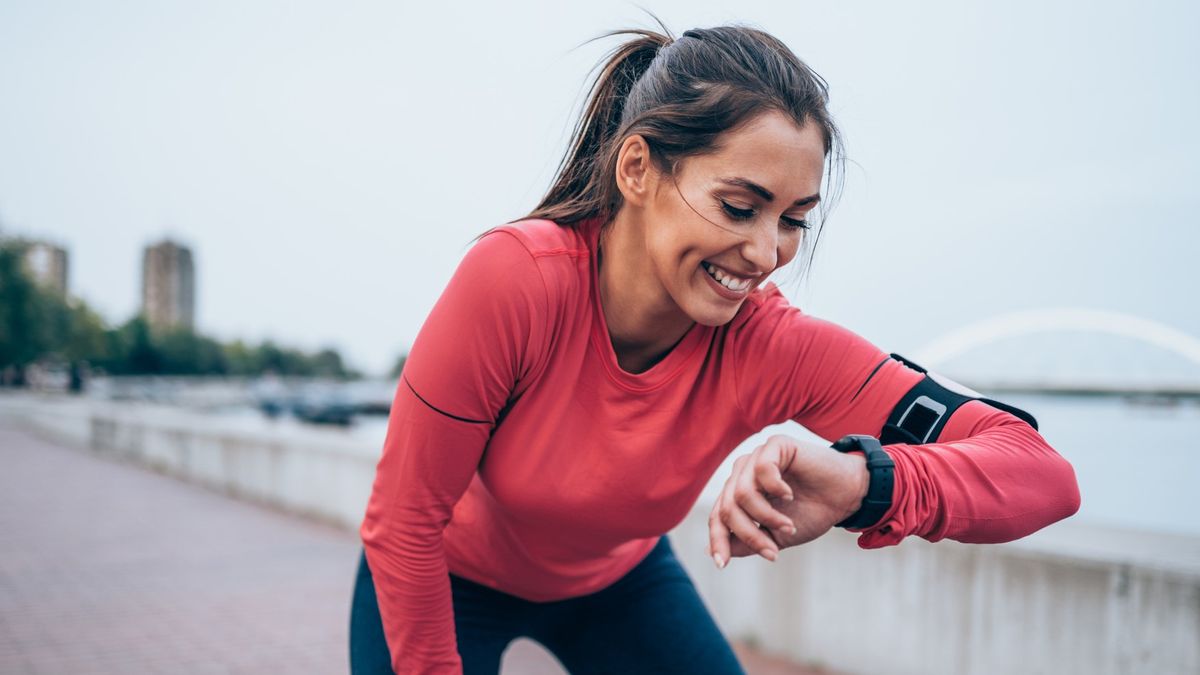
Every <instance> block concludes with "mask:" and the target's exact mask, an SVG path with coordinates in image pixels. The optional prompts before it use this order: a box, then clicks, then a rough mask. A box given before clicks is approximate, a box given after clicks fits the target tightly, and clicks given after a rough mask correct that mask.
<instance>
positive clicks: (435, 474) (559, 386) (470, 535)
mask: <svg viewBox="0 0 1200 675" xmlns="http://www.w3.org/2000/svg"><path fill="white" fill-rule="evenodd" d="M598 224H599V221H597V220H593V221H590V222H588V223H585V224H582V225H581V226H580V227H579V228H578V229H572V228H565V227H560V226H559V225H557V224H556V223H554V222H552V221H548V220H527V221H520V222H517V223H510V224H507V225H503V226H500V227H497V228H494V229H493V230H491V231H489V233H487V234H486V235H484V236H483V237H482V238H481V239H480V240H479V241H478V242H477V243H475V244H474V245H473V246H472V248H471V249H470V250H469V251H468V252H467V254H466V255H465V256H464V258H463V260H462V261H461V263H460V264H459V266H458V269H457V270H456V271H455V273H454V275H453V277H452V278H451V280H450V283H449V284H448V285H447V287H446V289H445V290H444V292H443V293H442V295H441V297H440V298H439V299H438V301H437V303H436V304H435V306H434V308H433V310H432V311H431V313H430V314H429V316H428V318H427V319H426V321H425V323H424V325H423V326H422V328H421V330H420V332H419V334H418V336H417V339H416V341H415V342H414V344H413V346H412V349H411V350H410V352H409V355H408V360H407V361H406V363H405V367H404V373H403V375H402V377H401V380H400V382H399V385H398V387H397V390H396V394H395V399H394V402H393V405H392V409H391V415H390V417H389V420H388V429H387V436H386V439H385V441H384V448H383V455H382V457H381V458H380V460H379V463H378V467H377V472H376V476H375V482H374V486H373V489H372V493H371V497H370V501H369V504H368V506H367V510H366V515H365V518H364V520H363V523H362V527H361V530H360V533H361V536H362V540H363V544H364V547H365V550H366V555H367V560H368V563H369V565H370V567H371V571H372V575H373V577H374V581H375V588H376V595H377V598H378V601H379V609H380V613H381V616H382V619H383V626H384V633H385V636H386V639H387V642H388V647H389V649H390V651H391V655H392V662H393V667H394V668H395V670H396V672H397V673H459V672H461V663H460V660H459V656H458V652H457V642H456V635H455V629H454V615H453V606H452V604H451V596H450V585H449V579H448V577H447V574H446V573H447V572H448V571H449V572H453V573H454V574H456V575H459V576H462V577H465V578H468V579H471V580H473V581H476V582H478V583H481V584H484V585H487V586H490V587H492V588H496V589H499V590H501V591H504V592H506V593H510V594H513V595H517V596H520V597H523V598H526V599H529V600H534V601H546V600H556V599H562V598H568V597H573V596H578V595H583V594H587V593H591V592H594V591H597V590H600V589H602V588H604V587H605V586H607V585H609V584H611V583H613V582H614V581H616V580H617V579H618V578H620V577H621V576H622V575H624V574H625V573H626V572H628V571H629V570H630V569H631V568H633V567H634V566H635V565H636V564H637V563H638V562H640V561H641V560H642V559H643V558H644V557H645V556H646V555H647V554H648V553H649V552H650V549H651V548H652V547H653V546H654V544H655V542H656V540H657V538H658V537H659V536H660V535H662V534H664V533H666V532H668V531H669V530H671V529H672V528H674V527H675V526H676V525H677V524H679V523H680V521H682V520H683V518H684V516H685V515H686V514H687V513H688V511H689V510H690V509H691V507H692V506H693V505H694V503H695V501H696V499H697V497H698V496H699V494H700V492H701V490H702V488H703V487H704V486H705V484H706V483H707V482H708V481H709V479H710V478H711V477H712V475H713V473H714V472H715V470H716V469H717V467H718V466H719V465H720V464H721V462H722V460H723V459H724V458H725V457H726V456H727V455H728V454H729V453H730V452H731V451H732V450H733V449H734V448H736V447H737V446H738V445H739V444H740V443H741V442H742V441H743V440H745V439H746V438H747V437H748V436H750V435H752V434H754V433H756V432H758V431H760V430H761V429H762V428H763V427H765V426H767V425H770V424H775V423H779V422H782V421H785V420H788V419H792V420H795V421H796V422H798V423H800V424H801V425H803V426H805V427H806V428H808V429H810V430H812V431H813V432H815V433H816V434H818V435H820V436H821V437H823V438H826V439H829V440H834V439H837V438H840V437H841V436H843V435H845V434H849V433H862V434H870V435H873V436H878V435H879V433H880V431H881V430H882V427H883V424H884V422H885V420H886V419H887V416H888V413H890V412H891V410H892V408H893V407H894V406H895V404H896V403H897V402H898V401H899V400H900V398H901V397H902V396H903V395H904V394H905V393H906V392H907V391H908V390H909V389H911V388H912V386H913V385H914V384H916V383H917V382H918V381H919V380H920V379H921V377H922V375H921V374H920V373H918V372H916V371H914V370H911V369H910V368H908V367H907V366H905V365H904V364H902V363H900V362H899V361H896V360H894V359H890V358H889V357H888V355H887V354H886V353H884V352H883V351H881V350H880V349H879V348H877V347H875V346H874V345H873V344H871V343H870V342H868V341H867V340H865V339H863V338H862V337H860V336H859V335H857V334H855V333H854V332H852V331H850V330H848V329H846V328H843V327H841V326H839V325H837V324H834V323H832V322H829V321H825V320H822V319H820V318H817V317H814V316H810V315H808V314H805V313H804V312H802V311H801V310H800V309H798V308H796V307H794V306H791V305H790V304H789V303H788V301H787V300H786V298H785V297H784V296H783V295H782V294H781V293H780V291H779V289H778V288H776V287H775V286H774V284H771V283H768V284H766V285H764V286H763V287H762V288H760V289H758V290H756V291H755V292H754V293H752V294H751V295H750V296H749V297H748V298H747V299H746V300H745V301H744V303H743V306H742V307H741V308H740V309H739V311H738V313H737V315H736V316H735V317H734V319H733V320H732V321H730V322H729V323H728V324H725V325H722V326H716V327H712V326H704V325H702V324H695V325H694V326H693V327H692V329H691V330H690V331H689V332H688V333H687V334H686V335H685V336H684V337H683V338H682V339H681V340H680V342H679V343H678V344H677V345H676V346H675V347H674V348H673V349H672V350H671V351H670V352H669V353H668V354H667V355H666V357H664V358H663V359H662V360H661V361H659V362H658V363H656V364H655V365H654V366H653V367H651V368H650V369H649V370H647V371H645V372H643V373H638V374H633V373H629V372H627V371H624V370H622V369H621V368H620V366H619V365H618V363H617V359H616V355H615V353H614V351H613V348H612V343H611V341H610V338H609V334H608V329H607V326H606V324H605V320H604V313H603V311H602V309H601V307H600V299H599V292H598V286H597V267H596V264H595V260H596V258H595V251H596V237H597V234H598V227H597V226H598ZM880 362H884V363H883V365H882V366H880V367H879V368H878V370H876V367H877V366H879V364H880ZM872 372H874V374H873V375H872ZM864 382H865V385H864ZM886 451H887V452H888V453H889V454H890V455H891V456H892V457H893V459H894V460H895V463H896V470H895V487H894V493H893V505H892V507H891V508H890V509H889V510H888V512H887V513H886V514H884V516H883V518H882V519H881V520H880V521H879V523H878V524H876V525H875V526H873V527H871V528H868V529H866V530H861V532H862V533H861V535H860V536H859V545H860V546H861V547H863V548H878V547H881V546H887V545H891V544H896V543H898V542H899V541H900V540H901V539H903V538H904V537H906V536H908V535H910V534H915V535H917V536H920V537H922V538H924V539H927V540H929V541H938V540H940V539H942V538H946V537H949V538H951V539H956V540H958V541H964V542H980V543H982V542H1002V541H1009V540H1012V539H1015V538H1018V537H1021V536H1024V535H1027V534H1029V533H1032V532H1034V531H1036V530H1038V529H1040V528H1042V527H1044V526H1046V525H1048V524H1050V523H1053V522H1055V521H1057V520H1060V519H1062V518H1065V517H1067V516H1069V515H1071V514H1073V513H1074V512H1075V511H1076V510H1077V509H1078V506H1079V493H1078V488H1077V487H1076V482H1075V474H1074V470H1073V468H1072V467H1071V465H1070V464H1069V463H1068V462H1067V461H1066V460H1065V459H1063V458H1062V457H1061V456H1060V455H1059V454H1058V453H1057V452H1055V450H1054V449H1053V448H1051V447H1050V445H1048V444H1047V443H1046V441H1045V439H1043V438H1042V436H1041V435H1040V434H1039V433H1038V432H1037V431H1036V430H1034V429H1033V428H1032V427H1030V426H1029V425H1028V424H1026V423H1025V422H1023V421H1021V420H1019V419H1017V418H1016V417H1014V416H1013V415H1011V414H1009V413H1007V412H1003V411H1001V410H998V409H996V408H993V407H991V406H989V405H987V404H986V403H982V402H980V401H970V402H968V403H966V404H965V405H963V406H962V407H961V408H959V409H958V411H957V412H956V413H955V414H954V415H953V416H952V417H951V419H950V421H949V422H948V424H947V426H946V428H945V429H944V431H943V433H942V435H941V437H940V438H939V442H937V443H928V444H923V445H904V444H896V445H888V446H886Z"/></svg>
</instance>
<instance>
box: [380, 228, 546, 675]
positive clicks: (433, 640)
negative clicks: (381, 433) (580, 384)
mask: <svg viewBox="0 0 1200 675" xmlns="http://www.w3.org/2000/svg"><path fill="white" fill-rule="evenodd" d="M546 305H547V300H546V287H545V284H544V282H543V279H542V276H541V272H540V271H539V269H538V266H537V263H536V261H535V260H534V258H533V256H532V255H531V254H530V252H529V250H528V249H527V248H526V247H525V245H524V244H523V243H521V241H520V240H518V239H517V237H516V235H514V234H512V233H510V232H505V231H503V230H493V231H489V232H488V233H486V234H485V235H484V236H483V237H482V238H481V239H480V240H479V241H478V242H477V243H476V244H475V245H474V246H472V247H471V248H470V249H469V250H468V252H467V254H466V255H465V256H464V257H463V259H462V261H461V262H460V263H459V265H458V268H457V269H456V270H455V272H454V275H453V277H452V278H451V280H450V282H449V283H448V285H447V286H446V288H445V290H444V291H443V292H442V294H441V296H440V297H439V298H438V300H437V302H436V303H435V305H434V307H433V309H432V310H431V312H430V314H429V315H428V317H427V318H426V320H425V323H424V324H423V325H422V327H421V330H420V331H419V333H418V335H417V338H416V340H415V341H414V342H413V346H412V348H411V349H410V350H409V354H408V357H407V360H406V361H405V364H404V371H403V373H402V374H401V377H400V381H399V383H398V385H397V388H396V393H395V397H394V399H393V402H392V408H391V411H390V413H389V416H388V426H387V433H386V436H385V440H384V444H383V453H382V456H381V458H380V460H379V462H378V465H377V466H376V473H375V481H374V485H373V487H372V491H371V496H370V499H369V501H368V504H367V508H366V515H365V517H364V519H363V522H362V526H361V527H360V535H361V537H362V541H363V547H364V550H365V552H366V556H367V564H368V566H369V567H370V570H371V575H372V577H373V579H374V582H375V593H376V597H377V598H378V602H379V612H380V616H381V618H382V620H383V631H384V635H385V637H386V640H387V644H388V649H389V651H390V653H391V659H392V666H393V669H394V670H395V672H396V673H402V674H409V673H411V674H416V673H422V674H428V673H437V674H455V675H457V674H459V673H461V672H462V663H461V659H460V658H459V654H458V647H457V636H456V634H455V628H454V613H453V605H452V603H451V594H450V582H449V577H448V567H447V564H446V558H445V552H444V549H443V544H442V535H443V532H444V530H445V529H446V525H447V524H448V523H449V522H450V517H451V514H452V511H453V507H454V505H455V503H456V502H457V501H458V500H459V498H460V497H461V496H462V494H463V492H464V491H465V490H466V488H467V486H468V485H469V484H470V481H471V480H472V477H473V476H474V474H475V472H476V469H477V468H478V465H479V462H480V459H481V457H482V455H483V452H484V449H485V446H486V445H487V442H488V440H489V438H490V437H491V432H492V430H493V429H494V427H495V424H496V420H497V419H498V418H499V417H500V415H501V411H502V409H503V408H504V407H505V406H506V405H507V404H508V402H509V401H510V398H511V397H513V396H514V392H515V391H517V390H519V389H520V386H521V385H520V383H521V382H522V381H523V380H525V379H526V378H527V377H529V376H530V375H531V374H532V371H533V370H534V369H535V368H536V367H537V366H538V363H539V362H540V359H539V358H538V354H540V352H541V351H542V346H543V345H544V341H545V339H546V332H545V326H546V324H547V322H546V320H545V316H544V312H545V309H546Z"/></svg>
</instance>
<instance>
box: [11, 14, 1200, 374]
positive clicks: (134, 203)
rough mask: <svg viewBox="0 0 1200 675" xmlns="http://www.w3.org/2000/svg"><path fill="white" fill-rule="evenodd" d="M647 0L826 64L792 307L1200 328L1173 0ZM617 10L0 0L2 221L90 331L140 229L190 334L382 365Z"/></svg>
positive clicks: (116, 298)
mask: <svg viewBox="0 0 1200 675" xmlns="http://www.w3.org/2000/svg"><path fill="white" fill-rule="evenodd" d="M641 4H642V6H644V7H646V8H648V9H650V10H652V11H654V12H655V13H656V14H658V15H659V16H660V17H661V18H662V19H663V20H664V21H665V22H666V23H667V24H668V26H670V27H671V28H672V29H673V30H674V31H675V32H676V33H677V34H678V33H681V32H683V30H685V29H687V28H690V27H696V26H711V25H716V24H721V23H727V22H745V23H749V24H752V25H755V26H757V27H760V28H763V29H766V30H767V31H769V32H772V33H774V34H775V35H777V36H778V37H780V38H781V39H782V40H783V41H784V42H786V43H787V44H788V45H789V46H791V48H792V49H793V50H794V51H795V52H796V53H797V54H798V55H799V56H800V57H801V58H802V59H804V60H805V61H806V62H808V63H809V64H810V65H811V66H813V67H814V68H815V69H816V70H817V72H819V73H820V74H821V75H822V76H824V77H825V78H826V79H827V80H828V82H829V83H830V86H831V95H832V108H833V113H834V115H835V118H836V120H837V121H838V123H839V124H840V126H841V127H842V129H843V131H844V134H845V137H846V143H847V149H848V153H849V156H850V158H851V160H852V163H851V164H850V165H849V167H848V173H847V184H846V189H845V192H844V195H843V198H842V201H841V202H840V203H839V204H838V206H837V207H836V209H835V210H834V212H833V214H832V217H831V219H830V221H829V222H828V224H827V227H826V230H825V232H824V233H823V235H822V238H821V242H820V246H819V247H818V253H817V259H816V261H815V265H814V268H813V271H812V274H811V278H810V280H809V282H808V283H807V284H806V285H804V286H798V285H795V284H788V283H784V282H785V281H786V280H787V279H789V278H791V277H792V276H794V275H789V274H783V275H782V277H781V278H780V282H781V283H783V287H784V290H785V292H786V293H787V294H788V295H789V297H791V298H792V301H793V302H794V303H795V304H798V305H800V306H801V307H803V308H805V309H806V310H807V311H809V312H811V313H814V314H817V315H820V316H823V317H825V318H828V319H831V320H834V321H837V322H839V323H842V324H844V325H846V326H848V327H850V328H852V329H853V330H855V331H857V332H859V333H861V334H863V335H864V336H866V337H868V338H870V339H871V340H873V341H874V342H876V343H877V344H879V345H880V346H881V347H882V348H884V349H885V351H898V352H901V353H904V352H906V351H909V352H915V351H916V350H918V349H919V348H921V347H922V346H923V345H926V344H928V343H929V342H930V341H932V340H934V339H935V338H937V337H938V336H941V335H943V334H945V333H947V332H948V331H951V330H954V329H956V328H958V327H961V326H963V325H966V324H969V323H971V322H973V321H978V320H981V319H985V318H988V317H991V316H994V315H997V314H1001V313H1005V312H1011V311H1017V310H1026V309H1035V308H1043V307H1082V308H1093V309H1109V310H1116V311H1120V312H1125V313H1129V314H1132V315H1136V316H1139V317H1143V318H1147V319H1152V320H1154V321H1158V322H1162V323H1164V324H1167V325H1170V326H1173V327H1175V328H1177V329H1180V330H1183V331H1186V332H1187V333H1190V334H1191V335H1193V336H1200V309H1198V307H1200V303H1198V301H1197V300H1196V291H1197V290H1200V269H1198V267H1200V265H1198V253H1200V234H1198V232H1197V225H1198V224H1200V223H1198V222H1197V220H1198V219H1197V217H1196V213H1197V212H1198V210H1200V197H1198V193H1197V189H1196V186H1197V185H1198V184H1200V168H1198V161H1197V157H1200V131H1198V130H1197V124H1196V120H1200V75H1198V73H1200V69H1198V68H1197V64H1200V41H1198V40H1196V39H1195V35H1196V29H1197V26H1200V21H1198V20H1197V19H1198V18H1200V10H1198V9H1197V6H1196V5H1195V3H1185V2H1159V3H1136V4H1135V3H1133V2H1121V3H1111V2H1086V3H1085V2H1074V3H1046V2H1006V3H987V5H986V6H985V4H984V3H963V2H943V3H934V2H926V3H884V2H856V3H807V2H790V3H783V2H750V1H745V0H740V1H739V2H720V3H717V2H701V1H696V0H689V1H687V2H683V1H672V2H656V1H653V0H644V1H643V2H642V3H641ZM631 25H637V26H650V25H652V23H651V20H650V19H649V17H648V16H647V15H646V14H644V13H643V12H642V11H641V10H640V9H639V8H638V5H635V4H633V3H631V2H612V3H602V2H588V3H567V2H554V3H551V2H546V3H530V2H516V1H512V2H504V3H479V5H478V6H477V7H474V8H470V9H468V8H466V7H465V6H464V4H463V3H445V2H442V3H436V2H435V3H419V4H418V3H399V2H378V3H364V2H337V3H333V2H325V3H306V2H295V1H288V2H245V1H239V2H204V3H180V2H106V3H92V2H53V1H46V0H39V1H36V2H34V1H28V2H14V1H13V0H7V1H5V2H2V3H0V227H3V231H4V232H7V233H9V234H13V233H16V234H24V235H32V236H38V237H46V238H50V239H52V240H55V241H58V242H60V243H62V244H64V245H65V246H66V247H67V248H68V249H69V250H70V255H71V281H70V284H71V290H72V292H74V293H75V294H77V295H79V296H81V297H83V298H85V299H86V300H87V301H88V302H89V303H91V304H92V305H93V306H95V307H96V308H97V309H99V311H100V312H101V313H102V314H103V315H104V316H105V317H106V319H107V320H109V321H110V322H112V323H117V322H121V321H124V320H126V319H127V318H129V316H131V315H132V314H133V313H134V312H135V311H137V308H138V302H139V286H140V260H141V250H142V247H143V246H144V245H145V244H147V243H148V242H150V241H153V240H157V239H159V238H161V237H163V236H172V237H175V238H178V239H180V240H182V241H183V242H185V243H187V244H188V245H190V246H191V247H192V250H193V253H194V255H195V259H196V269H197V295H196V307H197V317H196V318H197V324H198V327H199V329H200V330H201V331H203V332H206V333H209V334H211V335H214V336H216V337H219V338H221V339H232V338H235V337H241V338H246V339H251V340H261V339H264V338H268V337H270V338H273V339H275V340H277V341H280V342H283V343H286V344H290V345H295V346H299V347H302V348H306V349H316V348H318V347H321V346H325V345H332V346H335V347H337V348H339V349H341V350H342V351H343V353H344V354H345V355H346V356H347V357H348V359H349V360H350V362H351V363H352V364H353V365H356V366H358V367H360V368H363V369H366V370H368V371H382V370H383V369H385V368H386V367H387V366H388V365H389V364H390V363H391V361H392V360H393V359H394V358H395V356H396V355H397V354H399V353H401V352H403V351H405V350H406V349H407V347H408V346H409V345H410V344H411V343H412V340H413V338H414V336H415V335H416V333H417V331H418V329H419V328H420V325H421V322H422V321H423V320H424V318H425V316H426V314H427V313H428V311H429V309H430V307H431V306H432V304H433V302H434V301H435V300H436V298H437V296H438V294H439V293H440V292H441V290H442V288H443V286H444V285H445V282H446V281H447V280H448V278H449V276H450V275H451V273H452V272H453V270H454V268H455V266H456V264H457V263H458V261H459V260H460V259H461V257H462V255H463V253H464V252H465V251H466V248H465V247H466V244H467V242H468V241H469V239H470V238H471V237H472V236H474V235H475V234H477V233H478V232H480V231H482V230H485V229H487V228H489V227H491V226H493V225H496V224H499V223H502V222H505V221H508V220H511V219H513V218H516V217H518V216H520V215H522V214H524V213H525V212H527V211H528V210H529V209H531V208H532V207H533V206H534V205H535V204H536V202H537V201H538V199H539V198H540V196H541V195H542V193H543V191H544V190H545V188H546V186H547V184H548V182H549V180H550V178H551V175H552V172H553V169H554V168H555V166H556V165H557V162H558V160H559V158H560V155H561V153H562V149H563V147H564V145H565V142H566V139H567V133H568V131H569V129H570V126H571V125H572V124H573V123H574V115H575V113H576V112H577V110H578V106H579V105H580V104H581V102H582V101H581V98H580V97H581V96H582V93H583V91H584V85H585V78H586V76H587V74H588V70H589V69H590V68H591V67H592V66H593V65H595V63H596V61H597V59H599V58H600V57H601V55H602V54H603V53H604V52H605V51H606V50H607V49H608V48H610V47H611V46H613V44H615V43H613V42H607V43H593V44H590V45H587V46H584V47H580V48H577V49H576V47H577V45H579V44H580V43H582V42H584V41H585V40H587V39H588V38H590V37H593V36H595V35H597V34H599V33H601V32H603V31H605V30H609V29H612V28H618V27H623V26H631ZM1065 339H1067V340H1068V342H1067V343H1066V344H1067V346H1068V348H1066V349H1065V350H1064V348H1063V345H1062V344H1060V345H1059V346H1058V347H1049V346H1048V347H1045V349H1043V350H1041V351H1044V352H1045V354H1051V352H1053V351H1054V350H1055V349H1058V350H1059V352H1061V353H1059V354H1057V355H1053V354H1052V355H1050V356H1045V357H1044V358H1050V359H1060V358H1067V357H1069V356H1070V355H1071V354H1072V353H1075V352H1076V350H1072V349H1070V348H1069V345H1070V341H1072V340H1073V341H1075V342H1078V341H1079V336H1078V335H1073V336H1069V337H1068V338H1065ZM1121 344H1124V343H1121ZM1001 346H1002V345H998V346H997V348H996V349H993V350H991V351H992V353H993V354H996V353H1000V352H1001V351H1002V350H1001V349H1000V347H1001ZM1118 346H1120V345H1118ZM1008 347H1009V350H1010V352H1012V353H1014V354H1024V355H1027V354H1028V353H1029V352H1030V351H1031V350H1030V349H1029V347H1028V344H1025V345H1015V346H1014V345H1009V346H1008ZM1033 351H1038V350H1033ZM1177 365H1178V364H1177Z"/></svg>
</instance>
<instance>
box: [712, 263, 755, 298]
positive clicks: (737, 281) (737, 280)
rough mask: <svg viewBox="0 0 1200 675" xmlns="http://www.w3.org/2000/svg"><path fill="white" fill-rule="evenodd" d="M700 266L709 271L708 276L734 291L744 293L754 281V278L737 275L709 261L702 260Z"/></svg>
mask: <svg viewBox="0 0 1200 675" xmlns="http://www.w3.org/2000/svg"><path fill="white" fill-rule="evenodd" d="M700 266H701V267H703V268H704V271H705V272H707V273H708V276H710V277H712V278H713V279H715V280H716V282H717V283H719V284H721V285H722V286H724V287H725V288H728V289H729V290H731V291H733V292H734V293H743V292H745V291H747V290H749V288H750V285H751V284H753V283H754V279H747V278H745V277H735V276H733V275H732V274H730V273H729V272H726V271H725V270H723V269H721V268H720V267H717V266H716V265H713V264H712V263H709V262H708V261H701V263H700Z"/></svg>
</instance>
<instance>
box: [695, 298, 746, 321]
mask: <svg viewBox="0 0 1200 675" xmlns="http://www.w3.org/2000/svg"><path fill="white" fill-rule="evenodd" d="M742 302H745V300H743V301H742ZM741 308H742V303H741V302H739V303H738V304H736V305H734V306H732V307H729V308H728V309H724V308H715V307H712V306H708V307H704V308H702V309H701V310H700V311H697V312H688V314H689V315H690V316H691V317H692V321H695V322H696V323H698V324H701V325H704V326H723V325H725V324H727V323H729V322H730V321H733V317H735V316H737V313H738V310H739V309H741Z"/></svg>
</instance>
